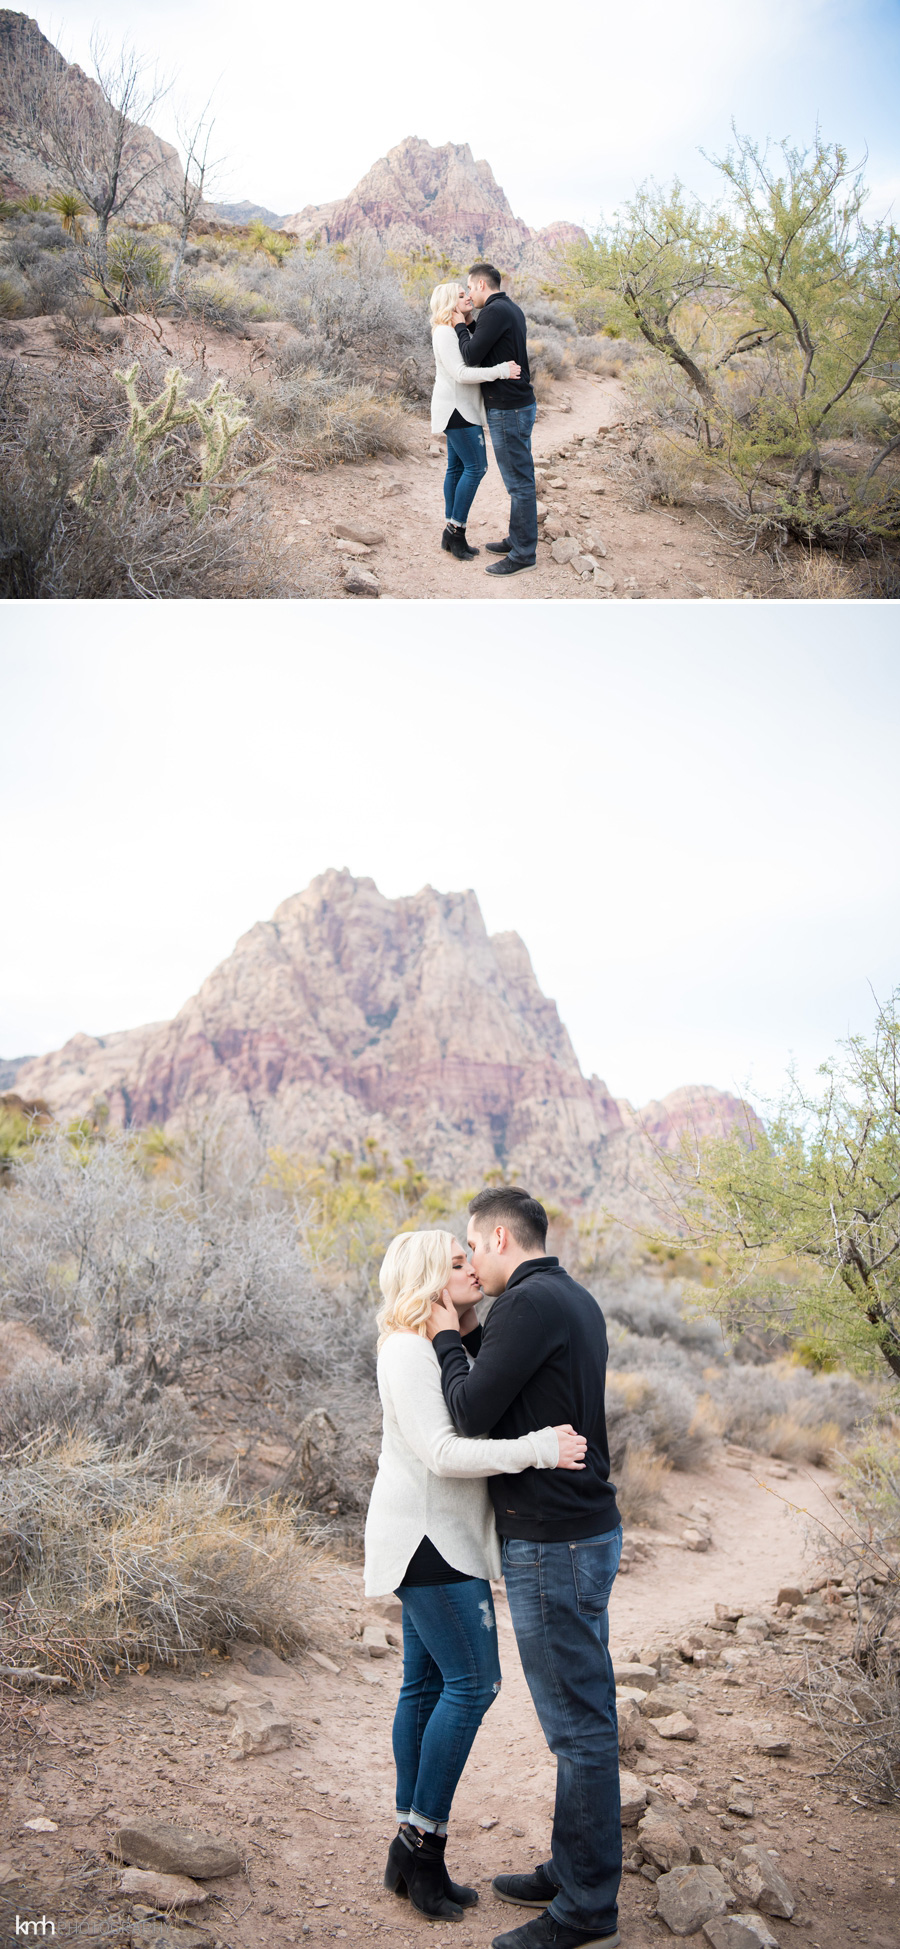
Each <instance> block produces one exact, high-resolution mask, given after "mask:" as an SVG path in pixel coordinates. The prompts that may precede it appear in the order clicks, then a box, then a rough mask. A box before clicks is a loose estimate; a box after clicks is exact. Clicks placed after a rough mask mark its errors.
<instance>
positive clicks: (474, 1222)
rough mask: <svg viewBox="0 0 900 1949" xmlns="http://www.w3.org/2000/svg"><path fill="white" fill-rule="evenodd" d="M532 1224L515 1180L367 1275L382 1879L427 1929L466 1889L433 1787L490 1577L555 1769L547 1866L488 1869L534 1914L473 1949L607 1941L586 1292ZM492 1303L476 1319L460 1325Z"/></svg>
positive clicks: (599, 1562)
mask: <svg viewBox="0 0 900 1949" xmlns="http://www.w3.org/2000/svg"><path fill="white" fill-rule="evenodd" d="M547 1223H548V1220H547V1214H546V1212H545V1210H544V1207H543V1205H541V1204H539V1203H538V1201H537V1199H535V1198H532V1197H530V1196H529V1194H528V1192H527V1191H523V1190H521V1189H519V1187H518V1186H514V1185H505V1186H503V1187H502V1188H498V1189H496V1190H487V1191H482V1192H480V1193H479V1194H478V1196H477V1197H476V1198H473V1199H472V1202H471V1204H470V1205H469V1225H468V1232H467V1246H468V1250H467V1248H466V1247H465V1246H463V1245H461V1244H460V1242H459V1240H458V1239H456V1238H454V1237H452V1236H451V1234H450V1233H449V1232H444V1231H423V1232H402V1233H400V1235H399V1236H398V1237H397V1238H395V1239H394V1240H393V1241H392V1243H391V1244H390V1245H389V1246H388V1249H387V1252H386V1253H385V1257H384V1262H383V1264H382V1267H381V1274H380V1285H381V1291H382V1295H383V1304H382V1306H381V1308H380V1310H379V1314H378V1325H379V1343H378V1390H379V1394H380V1396H381V1403H382V1408H383V1413H384V1433H383V1440H382V1448H381V1454H380V1457H379V1463H378V1473H377V1475H376V1479H375V1485H374V1488H373V1490H372V1497H371V1501H370V1504H369V1512H368V1517H367V1520H366V1573H365V1575H366V1584H365V1587H366V1594H367V1595H368V1596H371V1597H379V1596H384V1595H386V1594H387V1592H388V1591H393V1592H394V1594H395V1595H396V1596H397V1597H398V1598H399V1599H400V1603H401V1605H402V1609H403V1680H402V1686H401V1690H400V1697H399V1699H398V1701H397V1710H396V1714H395V1717H394V1727H393V1749H394V1761H395V1765H396V1772H397V1821H398V1832H397V1835H396V1837H395V1839H394V1840H393V1842H392V1843H391V1847H390V1851H389V1854H388V1860H387V1869H386V1872H385V1886H386V1887H387V1888H389V1889H391V1890H393V1891H394V1892H395V1893H396V1894H398V1895H407V1896H408V1897H409V1900H410V1902H411V1904H412V1906H413V1907H414V1908H416V1909H418V1910H419V1911H420V1912H421V1914H423V1915H426V1916H429V1917H430V1918H431V1919H433V1920H441V1921H447V1922H450V1921H453V1922H455V1921H459V1920H460V1919H461V1917H462V1915H463V1912H464V1910H465V1909H467V1908H470V1907H472V1906H473V1904H474V1903H476V1902H477V1900H478V1894H477V1891H476V1890H475V1889H474V1888H469V1887H465V1886H462V1885H460V1884H459V1883H457V1882H455V1881H451V1879H450V1876H449V1874H448V1871H447V1867H446V1863H445V1850H446V1843H447V1832H448V1824H449V1820H450V1810H451V1805H452V1801H453V1795H454V1792H455V1789H456V1786H457V1783H458V1781H459V1779H460V1776H461V1774H462V1771H463V1768H464V1766H465V1763H466V1760H467V1758H468V1756H469V1753H470V1751H471V1749H472V1745H473V1742H474V1739H475V1735H476V1733H477V1731H478V1728H479V1726H480V1724H481V1721H482V1719H483V1718H484V1715H485V1713H486V1711H487V1710H488V1707H489V1706H490V1705H491V1704H492V1702H493V1700H494V1699H495V1698H496V1696H497V1693H498V1691H499V1689H500V1665H499V1660H498V1655H497V1627H496V1619H495V1615H494V1605H493V1598H492V1595H491V1580H492V1579H496V1578H498V1577H499V1576H500V1573H501V1568H502V1574H503V1577H504V1580H505V1584H506V1593H507V1597H508V1600H509V1609H510V1615H511V1617H512V1622H513V1627H514V1629H515V1633H516V1641H517V1644H518V1647H519V1655H520V1657H521V1660H522V1667H523V1670H524V1673H525V1677H526V1679H527V1682H528V1688H529V1691H530V1692H531V1696H532V1699H533V1701H534V1706H535V1710H536V1712H537V1715H538V1718H539V1720H540V1723H541V1727H542V1729H543V1732H544V1736H545V1738H546V1741H547V1744H548V1746H549V1747H550V1750H551V1752H552V1753H553V1754H555V1756H556V1762H557V1779H556V1808H555V1814H554V1820H553V1834H552V1840H551V1848H550V1858H549V1860H547V1861H545V1862H544V1863H543V1864H542V1865H541V1866H540V1867H538V1868H534V1869H531V1870H530V1871H528V1872H525V1873H522V1874H501V1875H497V1876H496V1877H495V1879H494V1882H493V1889H494V1893H495V1895H497V1896H498V1897H499V1898H500V1900H501V1901H504V1902H509V1903H512V1904H514V1905H516V1906H519V1907H521V1908H523V1909H531V1910H534V1911H536V1913H535V1914H534V1916H533V1919H531V1920H528V1921H525V1922H523V1924H522V1926H521V1927H519V1928H515V1929H512V1930H510V1931H509V1932H508V1933H506V1934H503V1935H498V1936H496V1937H495V1938H494V1944H493V1949H588V1945H591V1944H601V1943H602V1944H604V1945H606V1949H615V1945H616V1944H617V1943H618V1941H619V1933H618V1927H617V1921H618V1910H617V1905H616V1898H617V1894H618V1888H619V1880H620V1875H621V1863H622V1838H621V1827H620V1815H619V1755H618V1730H617V1723H616V1692H615V1679H614V1676H613V1668H612V1662H611V1659H610V1655H609V1620H608V1604H609V1596H610V1592H611V1590H612V1586H613V1581H614V1579H615V1575H616V1571H617V1569H618V1566H619V1557H620V1554H621V1548H622V1529H621V1524H620V1521H619V1513H618V1510H617V1507H616V1496H615V1489H614V1487H613V1484H612V1483H611V1482H610V1479H609V1449H608V1444H607V1436H606V1417H605V1408H604V1396H605V1383H606V1362H607V1341H606V1327H605V1324H604V1320H603V1314H602V1312H601V1310H600V1307H599V1306H598V1304H597V1302H596V1300H595V1299H593V1298H592V1296H591V1294H590V1293H589V1292H587V1291H586V1290H585V1288H584V1287H583V1286H579V1285H577V1284H576V1282H575V1280H574V1279H572V1278H570V1276H569V1274H568V1273H567V1272H566V1271H565V1270H564V1269H563V1267H562V1266H561V1265H560V1263H559V1260H558V1259H556V1258H551V1257H549V1256H548V1255H547V1251H546V1240H547ZM482 1298H485V1299H488V1300H490V1301H492V1302H493V1304H492V1305H491V1306H490V1309H489V1311H488V1312H487V1315H486V1318H485V1320H484V1322H483V1324H479V1321H478V1316H477V1314H476V1312H475V1306H476V1303H477V1302H478V1301H479V1300H481V1299H482Z"/></svg>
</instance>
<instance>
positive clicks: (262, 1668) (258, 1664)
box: [228, 1643, 291, 1678]
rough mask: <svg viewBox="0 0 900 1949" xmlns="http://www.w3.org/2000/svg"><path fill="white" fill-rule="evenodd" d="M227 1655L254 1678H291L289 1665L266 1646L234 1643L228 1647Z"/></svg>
mask: <svg viewBox="0 0 900 1949" xmlns="http://www.w3.org/2000/svg"><path fill="white" fill-rule="evenodd" d="M228 1653H229V1657H231V1658H234V1659H235V1660H236V1662H237V1663H238V1664H241V1665H243V1667H244V1670H245V1671H247V1672H251V1673H252V1674H253V1677H254V1678H290V1677H291V1668H290V1665H286V1664H285V1662H284V1659H283V1658H279V1656H278V1653H277V1652H275V1651H270V1650H269V1647H268V1645H265V1644H252V1645H245V1644H243V1643H241V1644H238V1643H234V1644H230V1645H229V1647H228Z"/></svg>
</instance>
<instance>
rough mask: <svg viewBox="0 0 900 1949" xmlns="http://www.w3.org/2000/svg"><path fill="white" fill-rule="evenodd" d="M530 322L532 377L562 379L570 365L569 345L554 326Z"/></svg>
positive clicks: (529, 352)
mask: <svg viewBox="0 0 900 1949" xmlns="http://www.w3.org/2000/svg"><path fill="white" fill-rule="evenodd" d="M527 323H528V365H529V369H530V371H531V376H532V379H542V378H544V379H561V378H562V377H563V375H564V373H565V372H566V370H567V368H568V366H569V357H570V354H569V346H568V344H567V342H566V339H565V338H564V337H563V335H562V333H561V332H558V331H554V330H553V328H552V327H543V328H541V329H538V328H536V327H535V325H534V324H533V322H532V321H531V320H528V321H527Z"/></svg>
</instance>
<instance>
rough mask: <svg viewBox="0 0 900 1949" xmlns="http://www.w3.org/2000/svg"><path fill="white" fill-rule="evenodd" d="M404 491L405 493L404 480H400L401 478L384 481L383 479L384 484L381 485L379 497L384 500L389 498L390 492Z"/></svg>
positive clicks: (399, 492) (402, 492) (401, 492)
mask: <svg viewBox="0 0 900 1949" xmlns="http://www.w3.org/2000/svg"><path fill="white" fill-rule="evenodd" d="M405 493H406V482H405V481H402V480H386V481H385V483H384V486H383V487H382V489H381V499H382V500H383V501H386V500H388V499H389V497H390V496H391V495H392V494H405Z"/></svg>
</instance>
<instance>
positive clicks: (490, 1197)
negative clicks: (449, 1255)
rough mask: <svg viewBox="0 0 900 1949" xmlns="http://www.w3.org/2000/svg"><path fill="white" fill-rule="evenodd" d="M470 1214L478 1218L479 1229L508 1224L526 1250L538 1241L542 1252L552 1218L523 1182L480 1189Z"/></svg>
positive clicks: (537, 1243)
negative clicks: (525, 1189) (523, 1185)
mask: <svg viewBox="0 0 900 1949" xmlns="http://www.w3.org/2000/svg"><path fill="white" fill-rule="evenodd" d="M469 1214H470V1216H471V1217H472V1218H477V1219H478V1220H479V1226H478V1229H479V1231H481V1230H482V1227H483V1228H484V1230H485V1231H492V1230H493V1228H494V1226H495V1225H505V1226H506V1229H507V1231H508V1232H510V1233H511V1234H512V1237H513V1238H514V1239H515V1241H516V1244H517V1245H521V1247H522V1249H523V1251H526V1250H527V1249H528V1247H529V1246H530V1245H536V1246H537V1248H538V1251H539V1253H540V1254H541V1255H543V1251H544V1247H545V1245H546V1243H547V1226H548V1225H549V1223H550V1220H549V1218H548V1217H547V1213H546V1212H545V1210H544V1207H543V1205H539V1204H538V1201H537V1199H536V1198H532V1197H531V1195H530V1193H529V1192H528V1191H523V1190H522V1187H521V1185H520V1184H504V1185H501V1186H498V1188H497V1190H496V1191H494V1190H487V1191H479V1193H478V1196H477V1197H475V1198H473V1199H472V1201H471V1203H470V1205H469Z"/></svg>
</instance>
